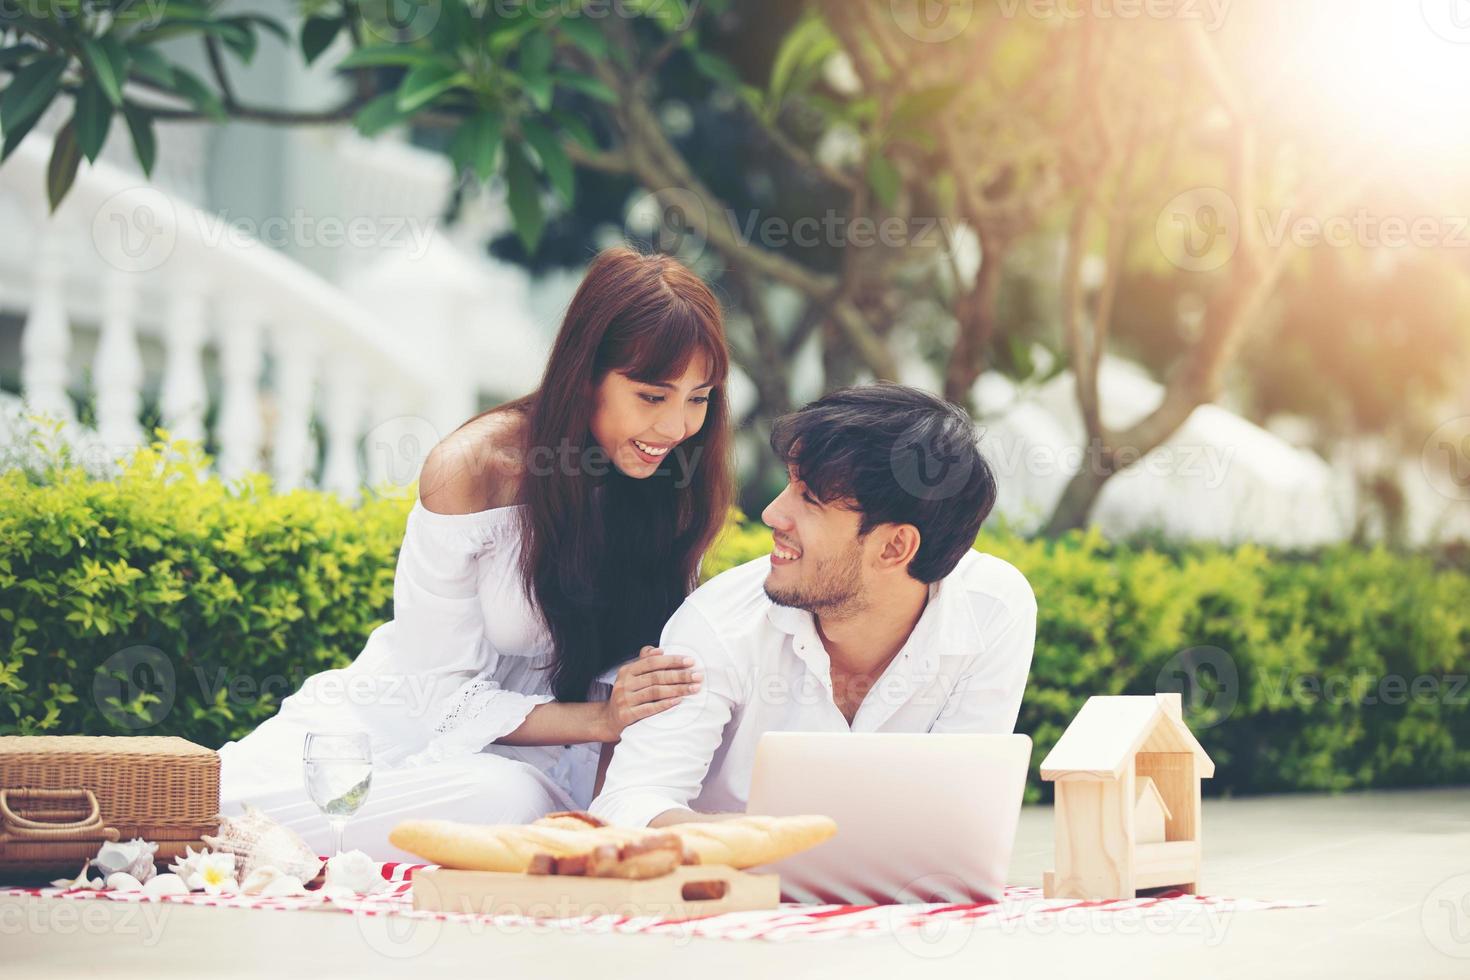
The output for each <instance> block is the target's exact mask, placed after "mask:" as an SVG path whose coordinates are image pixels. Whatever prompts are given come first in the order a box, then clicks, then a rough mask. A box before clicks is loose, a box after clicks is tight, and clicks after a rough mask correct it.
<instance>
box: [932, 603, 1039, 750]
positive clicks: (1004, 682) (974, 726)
mask: <svg viewBox="0 0 1470 980" xmlns="http://www.w3.org/2000/svg"><path fill="white" fill-rule="evenodd" d="M1035 646H1036V599H1035V597H1034V596H1033V595H1031V594H1030V592H1029V590H1028V592H1027V594H1026V595H1025V596H1024V597H1023V598H1021V599H1020V600H1018V602H1017V608H1016V609H1015V610H1013V612H1012V614H1011V616H1010V618H1009V620H1008V621H1007V623H1006V625H1005V626H1004V627H1002V628H1001V632H1000V633H999V634H997V635H996V636H995V637H994V638H987V639H986V645H985V653H984V654H982V655H981V656H980V657H979V658H978V660H977V662H976V663H975V665H974V666H973V667H971V668H970V670H968V671H966V672H965V673H964V674H962V675H961V676H960V678H959V680H958V681H956V682H955V686H954V689H953V690H952V691H950V694H949V698H948V699H947V700H946V701H945V702H944V707H942V708H940V710H939V716H938V717H937V718H935V720H934V724H933V725H931V726H930V727H929V731H931V732H960V733H968V734H979V735H989V734H994V735H1005V734H1009V733H1011V732H1013V731H1015V730H1016V717H1017V715H1019V714H1020V712H1021V696H1022V695H1023V694H1025V693H1026V678H1027V676H1028V675H1029V674H1030V673H1031V655H1032V652H1033V650H1034V649H1035Z"/></svg>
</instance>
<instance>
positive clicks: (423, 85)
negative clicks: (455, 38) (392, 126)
mask: <svg viewBox="0 0 1470 980" xmlns="http://www.w3.org/2000/svg"><path fill="white" fill-rule="evenodd" d="M469 80H470V79H469V76H468V75H466V74H465V73H464V72H462V71H455V70H454V67H453V66H452V65H447V64H445V63H443V62H441V61H433V62H430V63H428V64H423V65H419V66H417V67H416V68H413V69H411V70H410V71H409V73H408V74H407V75H405V76H404V77H403V82H402V83H401V84H400V85H399V86H398V109H399V111H401V112H413V111H414V110H416V109H419V108H422V107H423V106H425V105H427V104H428V103H430V102H432V101H433V100H434V99H435V98H437V97H438V96H440V95H443V94H444V93H445V92H447V91H449V90H450V89H452V88H454V87H456V86H458V85H465V84H467V83H468V82H469Z"/></svg>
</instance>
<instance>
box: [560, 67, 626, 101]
mask: <svg viewBox="0 0 1470 980" xmlns="http://www.w3.org/2000/svg"><path fill="white" fill-rule="evenodd" d="M551 78H552V81H554V82H556V84H557V86H558V87H560V88H569V89H572V90H573V91H575V92H581V93H582V94H583V95H589V96H591V97H592V98H594V99H596V100H597V101H599V102H606V103H607V104H608V105H617V104H618V96H617V93H616V92H614V91H613V90H612V89H610V88H608V87H607V86H606V85H604V84H602V82H600V81H598V80H597V79H595V78H593V77H592V76H590V75H581V74H577V73H576V72H569V71H558V72H552V74H551Z"/></svg>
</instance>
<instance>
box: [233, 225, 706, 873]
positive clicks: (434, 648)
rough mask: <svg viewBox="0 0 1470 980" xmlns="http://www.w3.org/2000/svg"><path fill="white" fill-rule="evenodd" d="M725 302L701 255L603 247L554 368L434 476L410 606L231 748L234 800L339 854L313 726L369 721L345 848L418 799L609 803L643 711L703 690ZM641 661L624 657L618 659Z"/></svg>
mask: <svg viewBox="0 0 1470 980" xmlns="http://www.w3.org/2000/svg"><path fill="white" fill-rule="evenodd" d="M727 371H728V354H727V349H726V346H725V336H724V326H723V321H722V316H721V312H720V307H719V303H718V302H717V301H716V299H715V297H714V296H713V295H712V294H711V292H710V290H709V289H708V287H707V286H705V284H704V283H703V282H702V281H701V280H700V279H699V278H698V277H697V276H695V275H694V274H693V273H691V272H690V271H689V270H688V269H686V268H684V267H683V266H681V265H680V264H679V263H677V262H676V261H674V260H673V259H670V258H667V257H664V256H657V255H655V256H643V255H639V254H638V253H637V252H634V251H632V250H631V249H627V248H621V247H620V248H614V249H609V250H608V251H605V252H603V253H601V254H600V255H598V256H597V258H596V259H595V261H594V262H593V263H592V265H591V267H590V268H589V269H588V271H587V275H586V278H585V279H584V280H583V282H582V284H581V285H580V287H579V288H578V290H577V293H576V296H575V297H574V298H573V299H572V302H571V305H570V307H569V308H568V310H567V314H566V319H565V321H564V322H563V324H562V328H561V331H560V333H559V334H558V336H557V339H556V342H555V344H554V346H553V348H552V351H551V357H550V361H549V362H548V364H547V367H546V373H545V375H544V376H543V378H542V380H541V385H540V387H539V388H538V389H537V390H536V391H535V392H533V393H532V394H530V395H528V396H526V397H524V398H521V399H518V400H516V401H513V402H510V403H508V404H506V405H502V406H500V407H499V408H495V409H492V410H490V411H489V412H486V413H484V414H482V415H480V416H477V417H476V418H474V419H471V420H470V421H468V422H466V423H465V424H464V425H462V426H460V428H459V429H458V430H456V431H455V432H454V433H452V434H451V435H450V436H448V437H447V438H446V439H444V441H443V442H441V443H440V444H439V445H438V446H436V447H435V448H434V450H433V452H432V453H431V454H430V456H429V458H428V459H427V461H426V462H425V465H424V468H423V471H422V473H421V474H420V477H419V498H418V499H417V500H416V501H415V502H414V505H413V508H412V510H411V511H410V513H409V517H408V526H407V530H406V532H405V534H404V540H403V546H402V548H401V550H400V552H399V557H398V566H397V571H396V576H395V579H394V586H393V619H392V620H391V621H389V622H387V623H384V624H383V625H382V626H379V627H378V628H377V629H376V630H374V631H373V633H372V634H371V636H370V637H369V638H368V642H367V645H366V647H365V648H364V649H363V651H362V653H361V654H360V655H359V656H358V657H357V659H356V660H355V661H354V662H353V663H352V664H351V665H350V666H348V667H345V668H342V669H338V670H328V671H323V672H321V673H318V674H315V675H313V676H311V677H309V678H308V679H307V681H306V683H305V684H303V685H302V688H301V690H299V691H297V692H296V693H295V694H293V695H291V696H290V697H288V698H287V699H286V700H285V701H284V702H283V703H282V705H281V710H280V711H279V712H278V713H277V714H276V715H275V716H274V717H272V718H270V719H268V720H267V721H265V722H264V723H263V724H261V725H260V726H259V727H257V728H256V729H255V730H254V731H253V732H251V733H250V734H249V735H247V736H246V737H245V738H243V739H241V740H239V741H236V742H229V743H226V744H225V745H224V746H222V747H221V748H220V756H221V796H222V798H223V807H222V809H223V811H224V812H225V813H226V814H229V815H233V814H237V813H239V812H241V810H242V809H243V805H244V804H246V803H250V804H253V805H255V806H257V807H259V808H260V809H262V810H264V811H266V812H267V813H268V814H269V815H270V816H272V817H273V818H275V819H276V820H278V821H279V822H281V823H283V824H285V825H287V826H289V827H291V828H292V829H294V830H296V831H297V832H298V833H300V834H302V836H303V837H305V838H306V840H307V842H308V843H309V844H311V845H312V846H314V847H317V848H318V853H320V854H327V853H329V851H330V845H329V841H330V840H331V837H330V833H329V829H328V825H327V822H326V819H325V818H324V817H323V816H322V815H321V814H320V813H319V812H318V810H317V808H316V806H315V805H314V804H313V803H312V802H311V801H310V800H309V799H308V798H307V796H306V793H305V789H304V786H303V781H302V761H301V760H302V743H303V740H304V738H305V735H306V733H307V732H311V731H344V730H347V731H361V732H366V733H368V734H369V736H370V739H371V747H372V755H373V763H374V766H373V775H372V783H371V786H370V789H369V792H368V794H367V801H366V803H365V804H364V805H363V807H362V809H361V810H360V811H359V812H358V814H357V815H356V816H354V817H353V819H352V820H351V822H350V823H349V825H348V829H347V833H346V843H345V845H344V846H345V847H347V848H348V849H352V848H359V849H362V850H365V851H367V852H368V853H369V854H370V855H371V856H373V857H374V858H377V859H379V860H411V859H415V858H414V856H413V855H408V854H405V853H403V852H401V851H399V850H398V849H396V848H394V847H393V846H392V845H391V844H389V843H388V841H387V835H388V833H389V831H391V830H392V829H393V827H394V826H395V825H396V824H397V823H398V822H399V821H400V820H404V819H408V818H410V817H425V818H438V819H450V820H465V821H470V822H477V823H526V822H529V821H531V820H535V819H536V818H538V817H540V816H542V815H544V814H546V813H548V812H551V811H555V810H565V809H583V808H585V807H586V806H587V805H588V804H589V803H590V802H591V799H592V796H593V786H594V781H595V779H596V776H597V771H598V762H599V756H600V755H601V750H602V748H603V746H604V745H607V744H609V743H614V742H616V741H617V740H618V737H619V734H620V732H621V731H622V729H623V728H624V727H625V726H626V725H628V724H630V723H632V722H633V721H636V720H638V719H640V718H644V717H647V716H648V715H651V714H655V713H657V712H659V711H662V710H665V709H666V708H669V707H672V706H673V704H675V703H677V700H678V699H679V698H680V697H684V696H688V695H689V694H692V693H695V692H696V691H697V690H698V689H699V684H700V677H699V676H698V674H697V672H695V671H693V670H691V669H689V668H690V664H691V662H690V661H687V660H684V659H682V658H675V657H667V656H664V655H662V654H661V653H660V652H659V651H658V650H657V649H655V648H653V647H651V646H649V645H648V644H651V643H656V642H657V639H658V635H659V632H660V630H661V629H662V628H663V624H664V622H665V620H667V619H668V618H669V616H670V615H672V613H673V612H674V610H675V609H676V608H677V607H678V605H679V604H680V603H681V602H682V601H683V599H684V598H685V596H686V595H688V593H689V592H690V591H691V590H692V588H693V587H694V585H695V584H696V580H697V575H698V569H699V562H700V558H701V556H702V555H703V553H704V551H705V549H706V548H707V547H708V546H709V544H710V542H711V541H712V540H713V539H714V536H715V534H716V533H717V532H718V530H719V528H720V526H721V524H722V522H723V520H724V517H725V513H726V511H727V509H728V508H729V505H730V502H731V499H732V495H733V486H732V483H733V480H732V475H731V473H732V467H731V459H730V456H731V449H730V432H729V413H728V408H727V405H726V401H725V391H724V386H725V379H726V373H727ZM619 665H621V666H619Z"/></svg>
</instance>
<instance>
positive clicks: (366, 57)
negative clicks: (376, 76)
mask: <svg viewBox="0 0 1470 980" xmlns="http://www.w3.org/2000/svg"><path fill="white" fill-rule="evenodd" d="M437 60H438V59H437V56H436V55H435V54H434V52H432V51H425V50H424V49H422V48H412V47H409V46H408V45H406V44H370V45H368V46H366V47H362V48H358V49H357V50H356V51H354V52H352V53H351V54H349V55H348V56H347V57H345V58H343V59H342V61H341V63H340V64H338V65H337V67H338V68H377V67H379V66H381V65H405V66H412V65H421V64H426V63H431V62H434V61H437Z"/></svg>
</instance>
